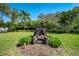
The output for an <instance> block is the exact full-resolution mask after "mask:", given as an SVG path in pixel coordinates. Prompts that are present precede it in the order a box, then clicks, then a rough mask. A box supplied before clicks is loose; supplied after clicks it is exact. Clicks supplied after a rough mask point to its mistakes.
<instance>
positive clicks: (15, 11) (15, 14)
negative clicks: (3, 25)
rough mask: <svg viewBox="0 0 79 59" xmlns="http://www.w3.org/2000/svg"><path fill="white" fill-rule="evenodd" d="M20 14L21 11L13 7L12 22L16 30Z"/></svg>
mask: <svg viewBox="0 0 79 59" xmlns="http://www.w3.org/2000/svg"><path fill="white" fill-rule="evenodd" d="M18 16H19V13H18V11H17V10H16V9H13V10H12V11H11V15H10V17H11V23H12V28H14V29H15V30H16V27H17V25H18Z"/></svg>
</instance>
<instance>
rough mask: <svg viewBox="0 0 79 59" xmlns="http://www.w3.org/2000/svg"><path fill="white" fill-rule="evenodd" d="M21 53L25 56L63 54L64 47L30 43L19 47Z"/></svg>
mask: <svg viewBox="0 0 79 59" xmlns="http://www.w3.org/2000/svg"><path fill="white" fill-rule="evenodd" d="M18 49H19V51H20V53H21V54H22V55H24V56H57V55H58V56H61V55H63V52H64V48H63V47H62V46H61V47H59V48H52V47H50V46H49V45H44V44H33V45H32V44H30V45H26V47H24V46H21V47H18Z"/></svg>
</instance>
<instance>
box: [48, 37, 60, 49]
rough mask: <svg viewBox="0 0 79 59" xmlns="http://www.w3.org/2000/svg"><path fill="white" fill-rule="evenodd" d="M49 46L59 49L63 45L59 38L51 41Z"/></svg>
mask: <svg viewBox="0 0 79 59" xmlns="http://www.w3.org/2000/svg"><path fill="white" fill-rule="evenodd" d="M49 45H50V46H52V47H54V48H58V47H59V46H60V45H61V41H60V40H59V39H58V38H53V39H49Z"/></svg>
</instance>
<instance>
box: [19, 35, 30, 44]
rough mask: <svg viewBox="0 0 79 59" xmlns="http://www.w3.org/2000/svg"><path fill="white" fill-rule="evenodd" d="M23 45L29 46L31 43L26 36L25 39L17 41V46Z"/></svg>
mask: <svg viewBox="0 0 79 59" xmlns="http://www.w3.org/2000/svg"><path fill="white" fill-rule="evenodd" d="M24 43H26V45H27V44H30V43H31V37H30V36H27V37H23V38H21V40H20V41H19V44H20V45H23V44H24Z"/></svg>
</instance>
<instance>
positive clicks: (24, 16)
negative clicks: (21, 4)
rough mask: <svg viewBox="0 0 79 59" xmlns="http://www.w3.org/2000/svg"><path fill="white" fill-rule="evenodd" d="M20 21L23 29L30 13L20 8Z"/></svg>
mask: <svg viewBox="0 0 79 59" xmlns="http://www.w3.org/2000/svg"><path fill="white" fill-rule="evenodd" d="M20 18H21V22H22V23H23V26H24V30H25V28H26V22H28V21H30V20H31V19H30V14H29V13H28V12H27V11H24V10H22V11H21V13H20Z"/></svg>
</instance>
